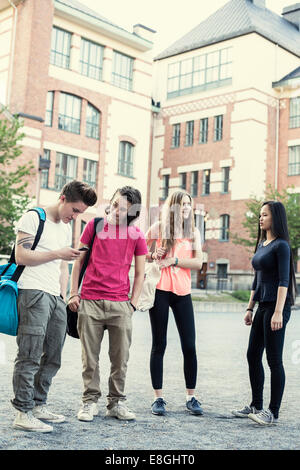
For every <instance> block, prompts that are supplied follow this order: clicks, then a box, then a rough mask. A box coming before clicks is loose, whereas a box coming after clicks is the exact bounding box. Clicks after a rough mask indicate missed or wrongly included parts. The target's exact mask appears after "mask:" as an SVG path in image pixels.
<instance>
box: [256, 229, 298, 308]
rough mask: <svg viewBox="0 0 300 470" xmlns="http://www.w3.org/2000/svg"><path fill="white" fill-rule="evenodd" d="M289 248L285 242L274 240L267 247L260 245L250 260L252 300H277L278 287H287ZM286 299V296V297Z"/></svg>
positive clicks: (279, 239) (278, 239)
mask: <svg viewBox="0 0 300 470" xmlns="http://www.w3.org/2000/svg"><path fill="white" fill-rule="evenodd" d="M290 251H291V250H290V247H289V244H288V242H287V241H286V240H283V239H282V238H276V239H275V240H273V241H272V242H270V243H269V244H268V245H266V246H264V245H263V243H260V244H259V246H258V248H257V251H256V253H255V255H254V256H253V258H252V266H253V268H254V269H255V277H254V281H253V284H252V290H254V291H255V293H254V297H253V300H255V301H258V302H270V301H273V300H276V299H277V290H278V287H279V286H283V287H288V286H289V278H290V256H291V253H290ZM287 298H288V295H287Z"/></svg>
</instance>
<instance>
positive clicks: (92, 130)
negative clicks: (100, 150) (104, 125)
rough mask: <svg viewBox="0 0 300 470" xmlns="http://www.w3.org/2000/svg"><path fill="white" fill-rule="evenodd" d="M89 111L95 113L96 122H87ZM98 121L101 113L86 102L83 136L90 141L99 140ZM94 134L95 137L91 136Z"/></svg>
mask: <svg viewBox="0 0 300 470" xmlns="http://www.w3.org/2000/svg"><path fill="white" fill-rule="evenodd" d="M89 109H90V110H91V111H92V113H93V112H96V113H97V118H98V122H92V121H89V120H88V119H89V116H88V110H89ZM100 121H101V113H100V111H99V109H97V108H96V107H95V106H94V105H92V104H91V103H89V102H87V105H86V116H85V135H86V137H89V138H90V139H95V140H100ZM92 134H95V135H92Z"/></svg>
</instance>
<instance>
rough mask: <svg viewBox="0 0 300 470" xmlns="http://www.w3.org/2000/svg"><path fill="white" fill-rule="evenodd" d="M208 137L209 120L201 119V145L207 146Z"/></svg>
mask: <svg viewBox="0 0 300 470" xmlns="http://www.w3.org/2000/svg"><path fill="white" fill-rule="evenodd" d="M207 137H208V118H204V119H200V130H199V143H200V144H206V142H207Z"/></svg>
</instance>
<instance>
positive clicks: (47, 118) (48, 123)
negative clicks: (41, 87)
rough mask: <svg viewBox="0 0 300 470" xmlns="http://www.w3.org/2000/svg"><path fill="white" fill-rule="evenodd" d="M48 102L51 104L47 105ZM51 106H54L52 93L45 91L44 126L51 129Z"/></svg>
mask: <svg viewBox="0 0 300 470" xmlns="http://www.w3.org/2000/svg"><path fill="white" fill-rule="evenodd" d="M50 96H51V99H50V100H49V97H50ZM49 101H50V102H51V103H49ZM49 105H50V106H49ZM53 105H54V91H47V98H46V113H45V126H47V127H52V125H53Z"/></svg>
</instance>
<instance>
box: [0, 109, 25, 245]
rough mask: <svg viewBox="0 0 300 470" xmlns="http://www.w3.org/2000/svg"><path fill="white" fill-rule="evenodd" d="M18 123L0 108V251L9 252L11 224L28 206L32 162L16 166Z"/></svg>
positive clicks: (19, 147) (19, 126)
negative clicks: (28, 187) (27, 189)
mask: <svg viewBox="0 0 300 470" xmlns="http://www.w3.org/2000/svg"><path fill="white" fill-rule="evenodd" d="M22 125H23V124H22V122H21V121H20V119H19V118H17V117H16V116H12V115H11V114H10V113H9V112H8V111H7V110H6V109H5V108H2V109H1V108H0V253H1V254H9V253H10V252H11V248H12V245H13V242H14V240H15V230H14V224H15V222H16V221H17V220H18V219H19V218H20V217H21V215H22V214H23V212H25V210H26V209H27V208H28V205H29V202H30V198H29V196H28V194H27V192H26V188H27V186H28V182H27V180H28V178H27V177H28V176H29V175H30V174H31V173H32V169H33V165H32V163H31V162H30V163H27V164H25V165H16V160H17V159H18V157H19V156H20V155H21V154H22V147H21V145H20V141H21V140H22V139H23V137H24V136H25V134H24V133H22V132H21V127H22Z"/></svg>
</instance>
